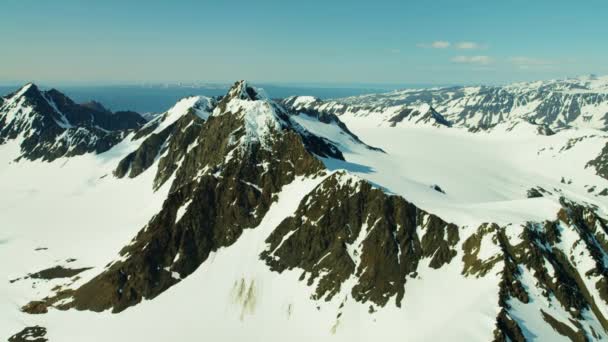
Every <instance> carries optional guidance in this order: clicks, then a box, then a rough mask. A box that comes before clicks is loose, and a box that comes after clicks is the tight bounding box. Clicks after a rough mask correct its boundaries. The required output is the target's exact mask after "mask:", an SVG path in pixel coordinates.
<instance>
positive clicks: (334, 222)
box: [261, 172, 459, 306]
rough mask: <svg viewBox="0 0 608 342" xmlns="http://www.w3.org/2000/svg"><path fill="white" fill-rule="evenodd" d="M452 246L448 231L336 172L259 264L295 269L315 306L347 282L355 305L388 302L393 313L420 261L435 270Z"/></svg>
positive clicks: (452, 230) (281, 230) (285, 225)
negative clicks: (312, 288)
mask: <svg viewBox="0 0 608 342" xmlns="http://www.w3.org/2000/svg"><path fill="white" fill-rule="evenodd" d="M458 240H459V237H458V228H457V227H456V226H455V225H453V224H449V223H446V222H444V221H443V220H441V219H440V218H438V217H436V216H434V215H431V214H428V213H426V212H425V211H423V210H420V209H418V208H417V207H416V206H414V205H413V204H411V203H408V202H407V201H405V200H404V199H403V198H402V197H399V196H394V195H387V194H386V193H384V191H382V190H380V189H376V188H373V187H372V186H371V185H370V184H369V183H368V182H366V181H363V180H361V179H359V178H356V177H352V176H349V175H348V174H346V173H344V172H338V173H335V174H333V175H331V176H330V177H328V178H327V179H326V180H324V181H323V182H322V183H321V184H320V185H319V186H318V187H317V188H316V189H315V190H313V191H312V192H311V193H310V194H308V195H307V196H306V197H305V198H304V199H303V201H302V202H301V203H300V206H299V208H298V210H297V211H296V213H295V215H294V216H292V217H290V218H288V219H286V220H285V221H283V222H282V223H281V224H280V225H279V226H278V227H277V228H276V229H275V230H274V232H273V233H272V234H271V235H270V236H269V237H268V239H267V242H268V244H269V246H268V249H267V250H266V251H264V252H263V253H262V255H261V257H262V258H263V259H264V260H265V261H266V263H267V264H268V266H270V268H271V269H272V270H274V271H277V272H282V271H284V270H286V269H293V268H299V269H302V270H303V272H304V273H303V274H302V277H301V279H305V278H306V277H307V278H308V279H307V282H308V284H309V285H313V284H316V291H315V299H321V298H325V299H326V300H330V299H331V298H332V297H333V296H334V295H336V294H337V293H338V292H339V291H340V289H341V286H342V285H343V284H344V283H345V282H346V281H347V280H348V279H349V278H351V277H353V278H354V279H355V285H354V286H353V287H352V290H351V295H352V297H353V298H354V299H355V300H357V301H360V302H363V303H365V302H367V301H371V302H372V303H374V304H376V305H379V306H384V305H386V303H387V302H388V300H389V299H390V298H392V297H393V296H396V298H395V301H396V305H397V306H400V305H401V300H402V298H403V295H404V286H405V283H406V282H407V277H408V276H415V274H416V269H417V267H418V264H419V263H420V262H421V260H422V259H425V258H428V259H429V265H430V267H432V268H440V267H441V266H442V265H444V264H446V263H449V262H450V261H451V260H452V258H453V257H454V256H455V255H456V250H455V249H454V247H455V245H456V243H457V242H458Z"/></svg>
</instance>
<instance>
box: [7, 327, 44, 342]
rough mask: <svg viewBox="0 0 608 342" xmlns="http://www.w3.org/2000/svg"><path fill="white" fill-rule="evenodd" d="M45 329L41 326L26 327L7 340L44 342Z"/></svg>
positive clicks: (12, 341) (9, 341)
mask: <svg viewBox="0 0 608 342" xmlns="http://www.w3.org/2000/svg"><path fill="white" fill-rule="evenodd" d="M45 336H46V328H44V327H41V326H38V325H37V326H33V327H26V328H24V329H23V330H21V331H20V332H18V333H16V334H15V335H13V336H11V337H9V338H8V342H46V341H48V339H47V338H45Z"/></svg>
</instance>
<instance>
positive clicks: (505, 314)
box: [492, 200, 608, 341]
mask: <svg viewBox="0 0 608 342" xmlns="http://www.w3.org/2000/svg"><path fill="white" fill-rule="evenodd" d="M562 206H563V209H562V210H561V211H560V213H559V214H558V218H557V220H555V221H547V222H544V223H529V224H528V225H527V226H526V227H525V229H524V230H523V233H522V235H521V236H520V238H521V242H519V243H518V244H512V243H511V242H510V241H509V239H508V238H507V236H506V233H505V230H504V228H498V227H495V229H493V230H492V232H493V233H494V234H495V235H494V238H495V239H496V241H497V244H498V245H499V246H500V247H501V249H502V255H501V258H502V259H503V262H504V265H505V266H504V269H503V271H502V281H501V282H500V300H499V304H500V306H501V307H502V308H503V310H502V311H501V313H500V314H499V316H498V318H497V324H496V326H497V329H496V332H495V338H496V340H497V341H504V340H506V339H507V338H509V339H510V340H512V341H523V340H524V339H523V338H522V333H521V331H522V328H521V326H520V325H521V324H525V322H523V323H522V322H517V320H515V319H514V318H513V317H512V316H511V313H510V311H509V310H510V308H511V305H512V303H513V301H519V302H522V303H529V302H530V295H529V293H528V290H527V288H528V287H529V286H536V287H538V288H540V289H541V291H542V293H543V295H544V296H546V297H547V298H548V300H551V298H553V299H554V300H556V301H557V302H558V304H557V305H560V306H561V307H563V308H567V309H568V312H569V314H570V316H571V317H570V318H569V321H570V323H571V324H573V325H575V326H576V327H577V330H573V329H572V328H570V327H569V326H568V325H566V324H564V322H560V321H559V320H558V319H557V318H555V317H553V316H551V315H550V314H549V313H546V312H542V315H543V319H544V320H545V322H547V323H548V324H549V325H551V326H552V327H553V329H554V330H555V331H557V332H558V333H560V334H561V335H564V336H566V337H568V338H570V339H571V340H573V341H586V340H590V339H595V338H597V336H596V335H595V332H594V331H593V328H589V330H587V329H585V328H584V327H583V326H582V325H581V322H582V321H585V320H587V319H588V318H586V317H584V316H583V314H585V313H586V315H592V316H593V317H594V318H595V319H597V321H598V322H599V323H600V324H601V326H602V327H603V329H604V330H608V321H607V320H606V317H604V315H603V314H602V311H601V310H600V309H599V307H598V305H602V306H604V305H606V304H608V297H607V296H606V292H605V290H604V289H605V283H606V279H608V268H607V266H608V265H606V264H605V260H606V258H605V255H607V254H606V252H607V251H608V241H607V240H606V238H605V237H606V232H608V229H607V227H608V226H607V222H606V221H604V219H602V218H600V217H599V216H597V215H596V214H595V213H594V211H593V210H592V209H591V208H587V207H584V206H581V205H578V204H575V203H572V202H568V201H566V200H562ZM564 225H567V228H565V227H564ZM564 229H573V230H574V231H575V232H576V234H577V238H579V240H578V241H576V242H575V245H574V246H577V245H578V244H581V249H580V250H581V252H577V254H573V255H568V254H567V253H569V252H568V251H567V250H564V249H563V248H561V247H560V243H562V240H563V239H564V237H563V234H564V233H563V231H564ZM583 250H584V251H586V253H589V255H590V257H591V258H592V259H593V260H594V262H595V264H596V266H595V268H593V269H591V270H589V271H586V270H582V269H581V267H580V266H579V265H578V262H579V261H577V258H578V257H580V256H581V255H583V252H582V251H583ZM523 268H525V269H527V270H529V272H531V273H532V275H533V277H534V279H535V281H536V284H524V283H523V280H522V270H523ZM548 268H550V269H551V270H549V269H548ZM583 272H585V273H583ZM583 279H588V281H589V280H591V281H592V282H595V288H596V289H597V290H598V293H599V296H600V298H598V297H595V296H594V295H592V293H591V291H594V289H592V288H591V289H590V288H589V287H588V285H587V284H586V283H585V281H584V280H583ZM598 300H601V301H603V303H598Z"/></svg>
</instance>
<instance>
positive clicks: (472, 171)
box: [0, 81, 608, 341]
mask: <svg viewBox="0 0 608 342" xmlns="http://www.w3.org/2000/svg"><path fill="white" fill-rule="evenodd" d="M593 84H594V86H595V83H593ZM318 102H319V100H317V99H314V98H304V97H298V98H290V99H287V100H284V101H281V102H276V101H273V100H271V99H270V98H269V97H268V96H266V95H265V94H264V92H263V91H262V90H261V89H257V88H255V87H253V86H251V85H249V84H248V83H247V82H244V81H239V82H237V83H235V85H234V86H233V87H232V88H231V89H230V91H229V92H228V93H227V94H226V95H225V96H223V97H221V98H206V97H189V98H185V99H182V100H181V101H179V102H178V103H177V104H176V105H175V106H174V107H172V108H171V109H169V110H168V111H167V112H166V113H163V114H162V115H160V116H158V117H157V118H156V119H154V120H153V121H151V122H149V123H147V124H145V125H144V126H142V127H140V128H138V129H135V130H133V131H130V132H128V133H126V134H125V137H124V138H123V139H122V140H121V141H120V142H118V143H117V144H115V145H113V147H111V148H110V149H109V150H108V151H106V152H103V153H100V154H84V155H77V156H69V157H68V156H67V155H63V156H61V157H59V158H57V159H56V160H54V161H53V162H51V163H47V162H41V161H40V160H28V159H22V160H20V161H18V162H16V163H9V161H10V160H12V159H11V158H10V157H9V156H11V155H12V154H13V153H14V152H15V150H19V149H20V145H19V141H17V140H7V142H6V143H5V144H3V145H0V163H1V164H0V192H1V193H3V194H10V195H5V196H1V197H0V226H2V227H6V228H5V229H3V230H1V231H0V258H2V259H3V260H9V261H8V262H7V266H6V267H4V268H0V273H1V274H0V276H1V277H3V278H4V279H6V280H7V281H5V282H2V283H0V284H1V285H0V312H1V313H2V316H1V319H0V336H2V337H3V338H4V337H8V336H14V337H13V338H14V339H17V338H22V337H23V336H26V335H29V336H38V337H41V336H45V337H46V338H48V339H49V340H50V341H82V340H87V341H89V340H93V341H107V340H113V341H122V340H124V341H132V340H145V341H166V340H206V339H211V340H217V341H234V340H242V339H250V340H269V341H279V340H290V341H310V340H312V339H314V340H320V341H369V340H380V339H391V340H395V339H397V340H408V341H426V340H439V341H445V340H463V341H488V340H497V341H507V340H511V341H520V340H535V339H538V340H568V339H574V340H577V339H579V340H581V339H582V340H585V339H588V340H597V339H607V338H608V322H607V320H606V317H607V315H608V290H607V289H608V280H607V279H608V278H607V275H608V236H607V235H606V234H607V233H608V221H607V220H606V217H607V216H606V215H607V212H606V209H607V208H608V197H607V196H606V195H608V180H607V179H606V178H605V177H606V176H605V175H606V172H605V170H606V169H608V167H607V166H606V163H605V160H608V157H607V156H606V155H608V152H606V151H608V148H606V147H605V146H606V143H607V142H608V134H606V133H604V132H603V131H599V130H594V129H564V130H560V131H558V132H557V133H555V134H545V135H543V134H538V126H537V125H534V124H531V123H529V122H528V121H527V120H518V121H509V122H504V123H500V124H499V125H497V126H496V127H494V129H492V130H491V131H478V132H470V131H468V130H466V129H460V128H459V127H458V125H456V127H452V128H450V129H446V128H447V126H446V125H445V124H442V123H441V122H440V121H441V120H442V119H441V117H440V116H436V115H435V113H436V114H437V115H439V114H438V113H437V112H435V111H434V110H432V108H435V107H434V106H433V107H432V108H431V106H429V105H426V107H424V108H426V111H424V110H419V111H418V113H426V114H429V113H430V114H429V115H428V116H425V115H423V114H412V113H414V112H413V111H412V112H411V113H410V114H411V115H410V114H408V115H406V114H403V115H401V118H402V119H403V120H399V121H396V120H394V121H395V124H394V125H392V124H388V125H378V121H377V118H376V117H374V116H367V115H361V116H354V115H353V116H349V115H345V114H344V115H342V114H341V113H335V114H341V115H334V112H331V111H326V110H318V108H316V107H315V106H310V104H311V103H318ZM418 108H420V109H424V108H423V105H422V104H421V105H420V107H418ZM411 117H427V118H428V120H426V119H425V120H422V121H419V120H417V119H408V118H411ZM389 119H390V118H389ZM347 125H348V127H347ZM372 146H373V147H372ZM592 160H593V162H591V161H592ZM590 162H591V163H590ZM49 179H53V181H52V182H50V181H49ZM32 213H35V214H32Z"/></svg>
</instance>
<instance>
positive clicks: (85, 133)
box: [0, 83, 145, 161]
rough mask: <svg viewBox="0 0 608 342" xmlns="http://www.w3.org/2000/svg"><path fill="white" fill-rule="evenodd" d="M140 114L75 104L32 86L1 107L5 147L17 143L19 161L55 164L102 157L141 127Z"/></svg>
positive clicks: (0, 132)
mask: <svg viewBox="0 0 608 342" xmlns="http://www.w3.org/2000/svg"><path fill="white" fill-rule="evenodd" d="M144 123H145V120H144V119H143V118H142V117H141V116H140V115H139V114H137V113H135V112H119V113H116V114H115V113H112V112H109V111H107V110H100V109H98V108H92V107H90V106H83V105H80V104H77V103H75V102H74V101H73V100H72V99H70V98H69V97H68V96H66V95H64V94H63V93H61V92H60V91H58V90H56V89H51V90H47V91H42V90H40V89H39V88H38V87H37V86H36V85H35V84H33V83H28V84H26V85H24V86H23V87H21V88H20V89H19V90H18V91H16V92H14V93H13V94H10V95H9V96H7V97H6V98H4V99H3V101H1V102H0V144H2V143H5V142H8V141H17V143H18V144H19V145H20V150H21V153H20V155H17V156H15V157H16V158H18V159H19V158H26V159H30V160H35V159H42V160H46V161H52V160H54V159H56V158H59V157H64V156H66V157H68V156H75V155H81V154H84V153H89V152H96V153H101V152H104V151H106V150H108V149H109V148H111V147H112V146H114V145H115V144H116V143H118V142H119V141H120V140H121V139H122V138H123V136H124V133H125V131H127V130H131V129H134V128H137V127H140V126H141V125H143V124H144Z"/></svg>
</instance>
